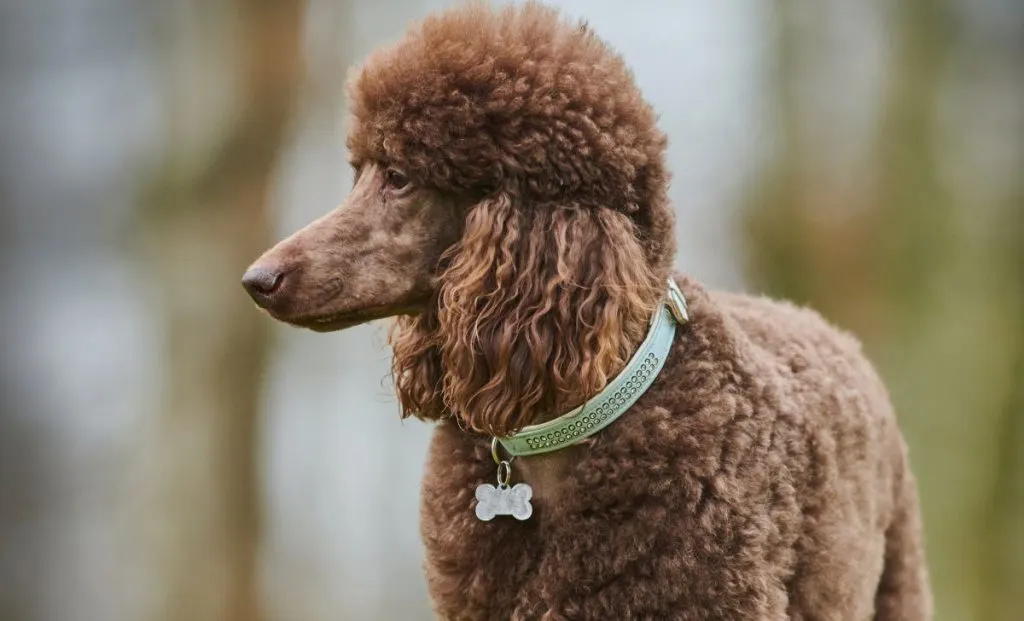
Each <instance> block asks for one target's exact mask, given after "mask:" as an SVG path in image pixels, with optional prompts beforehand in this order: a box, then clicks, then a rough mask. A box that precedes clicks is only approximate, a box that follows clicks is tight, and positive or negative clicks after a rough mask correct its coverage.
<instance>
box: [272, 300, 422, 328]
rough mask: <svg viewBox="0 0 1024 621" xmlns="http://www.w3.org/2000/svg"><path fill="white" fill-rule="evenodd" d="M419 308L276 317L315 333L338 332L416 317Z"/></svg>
mask: <svg viewBox="0 0 1024 621" xmlns="http://www.w3.org/2000/svg"><path fill="white" fill-rule="evenodd" d="M418 312H419V308H418V307H417V306H416V305H413V304H405V305H402V306H375V307H370V308H360V309H354V310H349V311H344V312H335V313H325V314H321V315H306V316H302V317H275V318H276V319H279V320H281V321H283V322H285V323H287V324H290V325H293V326H296V327H299V328H306V329H307V330H313V331H314V332H337V331H338V330H344V329H346V328H352V327H355V326H358V325H362V324H364V323H369V322H371V321H376V320H378V319H387V318H388V317H394V316H396V315H415V314H416V313H418Z"/></svg>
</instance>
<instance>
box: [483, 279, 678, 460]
mask: <svg viewBox="0 0 1024 621" xmlns="http://www.w3.org/2000/svg"><path fill="white" fill-rule="evenodd" d="M687 321H689V316H688V315H687V310H686V300H685V299H684V298H683V293H682V291H680V290H679V287H678V285H676V283H675V281H673V280H672V279H671V278H670V279H669V281H668V292H667V294H666V297H665V300H664V301H663V302H662V304H661V305H660V306H659V307H658V310H657V311H656V312H655V314H654V317H652V318H651V328H650V330H648V332H647V337H646V338H644V341H643V343H641V344H640V348H639V349H637V352H636V353H635V354H633V357H632V358H631V359H630V360H629V362H628V363H627V364H626V366H625V368H623V369H622V371H621V372H620V373H619V374H618V375H616V376H615V379H613V380H612V381H610V382H608V385H607V386H605V387H604V389H603V390H602V391H601V392H599V393H597V394H596V395H595V396H594V397H593V398H591V399H590V400H589V401H587V402H586V403H584V404H583V405H581V406H579V407H578V408H576V409H575V410H572V411H571V412H568V413H566V414H563V415H562V416H559V417H558V418H556V419H554V420H551V421H548V422H546V423H541V424H539V425H530V426H528V427H523V428H522V429H521V430H519V431H518V432H516V433H515V434H513V435H511V436H509V437H507V438H498V442H500V443H501V445H502V446H503V447H504V448H505V450H506V451H508V453H509V454H510V455H514V456H525V455H537V454H540V453H548V452H550V451H557V450H558V449H561V448H565V447H567V446H571V445H573V444H575V443H577V442H579V441H580V440H582V439H583V438H586V437H588V436H592V435H594V434H595V433H597V432H598V431H601V430H602V429H604V428H605V427H607V426H608V425H610V424H611V423H612V422H613V421H614V420H615V419H617V418H618V417H620V416H622V414H624V413H625V412H626V410H628V409H629V408H630V406H632V405H633V404H634V403H636V400H637V399H639V398H640V396H641V395H642V394H644V392H645V391H646V390H647V389H648V388H650V386H651V384H653V383H654V380H655V378H657V377H658V373H659V372H660V371H661V367H662V366H664V364H665V358H666V357H668V353H669V350H670V349H672V341H673V339H674V338H675V333H676V324H677V323H678V324H684V323H686V322H687Z"/></svg>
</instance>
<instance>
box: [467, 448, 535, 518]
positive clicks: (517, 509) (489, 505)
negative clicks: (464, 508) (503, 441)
mask: <svg viewBox="0 0 1024 621" xmlns="http://www.w3.org/2000/svg"><path fill="white" fill-rule="evenodd" d="M511 478H512V467H511V466H510V465H509V463H508V462H507V461H503V462H501V463H500V464H498V486H497V487H495V486H493V485H491V484H489V483H484V484H483V485H479V486H477V488H476V517H477V518H479V519H481V520H483V521H484V522H490V521H491V520H493V519H494V517H495V516H497V515H511V516H512V517H514V518H515V519H517V520H520V521H522V520H525V519H528V518H529V517H530V516H531V515H533V505H531V504H530V499H531V498H533V489H532V488H531V487H530V486H529V485H527V484H526V483H516V484H515V485H512V486H509V484H508V481H509V479H511Z"/></svg>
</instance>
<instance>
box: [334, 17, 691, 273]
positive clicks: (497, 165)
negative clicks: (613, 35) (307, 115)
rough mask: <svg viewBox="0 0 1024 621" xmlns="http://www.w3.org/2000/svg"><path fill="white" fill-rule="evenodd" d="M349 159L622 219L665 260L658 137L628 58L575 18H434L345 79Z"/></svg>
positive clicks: (669, 220) (447, 184) (655, 260)
mask: <svg viewBox="0 0 1024 621" xmlns="http://www.w3.org/2000/svg"><path fill="white" fill-rule="evenodd" d="M349 94H350V99H351V108H352V114H353V124H352V127H351V130H350V133H349V138H348V147H349V149H350V151H351V154H352V161H353V164H355V165H356V166H358V165H359V164H361V163H362V162H365V161H383V162H387V163H389V164H391V165H394V166H396V167H398V168H399V169H401V170H402V171H403V172H405V173H406V174H407V175H409V177H410V178H411V179H413V180H414V181H415V182H417V183H420V184H422V185H426V186H430V187H435V188H439V189H441V190H445V191H451V192H460V193H465V192H468V193H476V194H481V195H483V194H490V193H494V192H496V191H503V192H507V193H508V194H510V195H513V196H517V197H520V198H521V199H523V200H524V202H526V203H528V204H530V205H533V206H536V207H538V208H542V207H543V205H544V204H550V203H559V202H562V201H571V202H572V203H573V204H576V205H583V206H588V207H593V208H610V209H615V210H618V211H621V212H622V213H625V214H628V215H629V216H630V217H631V218H632V219H633V220H634V221H635V222H636V223H637V225H638V226H639V227H640V229H641V231H642V233H643V240H644V245H645V250H646V253H647V257H648V259H649V260H650V262H651V264H652V265H653V266H655V267H656V268H660V271H664V272H665V274H666V275H667V270H668V269H669V266H670V265H671V263H672V259H673V255H674V252H675V246H674V241H673V231H672V225H673V216H672V212H671V209H670V207H669V204H668V200H667V198H666V190H667V186H668V173H667V172H666V169H665V161H664V155H665V147H666V143H667V141H666V138H665V135H664V134H663V133H662V132H661V131H660V130H659V129H658V128H657V126H656V125H655V123H656V121H657V118H656V115H655V113H654V111H653V110H652V109H651V106H650V105H648V104H647V102H646V101H644V99H643V97H642V96H641V93H640V90H639V89H638V88H637V86H636V84H635V83H634V80H633V75H632V73H631V72H630V70H629V69H628V68H627V67H626V65H625V63H624V62H623V60H622V58H621V57H620V56H619V55H618V54H616V53H615V52H614V51H613V50H612V49H611V48H610V47H609V46H608V45H607V44H606V43H605V42H604V41H602V40H601V39H600V38H598V37H597V36H596V35H595V34H594V32H593V31H592V30H591V28H590V27H589V26H587V25H586V24H585V23H583V22H579V23H571V22H569V21H567V20H566V19H564V18H563V17H561V16H560V15H559V13H558V12H557V11H555V10H554V9H551V8H549V7H545V6H543V5H541V4H537V3H533V2H529V3H526V4H524V5H520V6H509V7H506V8H504V9H503V10H500V11H498V12H495V11H492V10H491V9H490V8H488V7H487V6H486V5H484V4H481V3H473V4H470V5H468V6H464V7H460V8H456V9H452V10H448V11H445V12H443V13H441V14H439V15H436V16H432V17H428V18H427V19H426V20H424V21H423V22H422V23H421V24H419V25H417V26H415V27H413V28H412V29H411V30H409V31H408V32H407V33H406V35H405V37H404V38H403V39H402V40H401V41H399V42H398V43H397V44H395V45H393V46H391V47H388V48H385V49H381V50H379V51H377V52H375V53H373V54H371V55H370V56H369V58H368V59H367V60H366V61H365V63H364V65H363V67H362V68H361V69H359V70H357V71H356V73H355V75H354V77H353V79H352V80H351V82H350V85H349Z"/></svg>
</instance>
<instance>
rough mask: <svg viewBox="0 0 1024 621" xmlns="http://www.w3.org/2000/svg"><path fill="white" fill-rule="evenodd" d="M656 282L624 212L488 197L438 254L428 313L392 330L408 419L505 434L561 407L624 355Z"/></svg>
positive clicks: (605, 376) (595, 386)
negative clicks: (449, 421) (450, 420)
mask: <svg viewBox="0 0 1024 621" xmlns="http://www.w3.org/2000/svg"><path fill="white" fill-rule="evenodd" d="M662 284H663V283H662V282H661V280H660V279H659V278H658V276H657V274H656V272H655V270H654V269H653V268H652V267H651V266H650V264H649V263H648V261H647V260H646V258H645V255H644V249H643V246H642V244H641V240H640V239H639V236H638V233H637V228H636V225H635V224H634V223H633V221H632V220H630V218H629V217H628V216H626V215H625V214H623V213H621V212H618V211H614V210H612V209H603V208H593V207H589V206H583V205H575V204H569V205H531V206H530V207H529V208H526V209H524V208H522V207H520V206H517V205H515V204H514V201H513V198H512V197H511V196H510V195H509V194H507V193H499V194H497V195H495V196H493V197H490V198H487V199H484V200H483V201H482V202H480V203H478V204H477V205H475V206H474V207H473V208H472V209H471V210H470V211H469V213H468V215H467V217H466V226H465V230H464V232H463V235H462V239H461V240H460V241H459V242H458V243H457V244H455V245H454V246H453V247H452V248H450V249H449V250H448V251H447V252H446V253H445V255H444V257H443V259H442V272H441V275H440V286H439V287H438V289H437V293H436V294H435V299H434V300H433V303H432V304H431V307H430V309H429V310H428V311H426V312H424V313H423V314H421V315H418V316H415V317H403V318H400V319H399V320H398V321H397V322H396V324H395V326H394V328H393V331H392V333H391V343H392V346H393V350H394V359H393V363H392V372H393V377H394V381H395V386H396V388H397V391H398V396H399V401H400V403H401V406H402V413H403V416H417V417H419V418H425V419H437V418H442V417H445V416H453V417H455V418H456V420H458V421H460V424H464V425H466V426H468V427H469V428H471V429H473V430H475V431H478V432H480V433H485V434H488V435H493V436H507V435H509V434H510V433H512V432H514V431H516V430H518V429H520V428H522V427H523V426H525V425H529V424H533V423H536V422H541V421H542V420H547V419H550V418H553V417H555V416H558V415H560V414H561V413H563V412H564V411H566V410H567V409H569V408H570V407H574V406H576V405H578V404H580V403H582V402H584V401H585V400H586V399H588V398H590V397H591V396H593V395H594V394H596V393H597V392H599V391H600V390H601V389H602V388H603V387H604V385H605V384H606V383H607V382H608V381H609V380H610V379H611V378H612V377H613V376H614V374H615V373H617V372H618V371H619V370H620V369H621V368H622V367H623V366H624V365H625V363H626V362H627V361H628V360H629V358H630V356H632V354H633V351H634V349H635V347H636V346H637V345H638V344H639V342H640V341H641V340H643V338H644V336H645V334H646V331H647V328H648V325H649V319H650V317H651V315H652V314H653V313H654V311H655V310H656V308H657V305H658V303H659V300H660V298H661V295H662V293H663V286H662Z"/></svg>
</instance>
